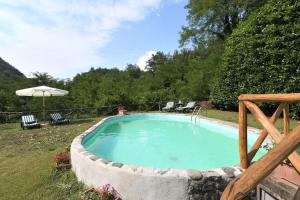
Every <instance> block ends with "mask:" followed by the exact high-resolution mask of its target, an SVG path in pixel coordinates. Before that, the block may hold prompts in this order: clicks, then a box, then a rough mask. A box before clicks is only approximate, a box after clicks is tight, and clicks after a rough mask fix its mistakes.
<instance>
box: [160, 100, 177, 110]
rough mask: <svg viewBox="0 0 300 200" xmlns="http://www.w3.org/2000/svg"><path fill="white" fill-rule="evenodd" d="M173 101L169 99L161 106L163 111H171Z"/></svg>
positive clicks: (173, 105)
mask: <svg viewBox="0 0 300 200" xmlns="http://www.w3.org/2000/svg"><path fill="white" fill-rule="evenodd" d="M174 107H175V103H174V102H173V101H169V102H168V103H167V104H166V106H165V107H163V108H162V110H163V111H172V110H174Z"/></svg>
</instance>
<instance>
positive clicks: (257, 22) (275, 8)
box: [211, 0, 300, 112]
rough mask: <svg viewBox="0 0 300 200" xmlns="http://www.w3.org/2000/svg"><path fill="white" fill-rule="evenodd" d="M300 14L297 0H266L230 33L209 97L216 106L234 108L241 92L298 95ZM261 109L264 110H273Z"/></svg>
mask: <svg viewBox="0 0 300 200" xmlns="http://www.w3.org/2000/svg"><path fill="white" fill-rule="evenodd" d="M299 13H300V2H299V1H297V0H286V1H281V0H269V1H268V2H267V3H266V4H265V5H264V6H263V7H262V8H261V9H260V10H259V11H258V12H256V13H254V14H252V15H251V16H250V17H249V18H248V19H247V21H245V22H244V23H242V24H241V25H240V26H239V27H238V28H237V29H236V30H235V31H234V32H233V34H232V35H231V36H230V37H229V38H228V39H227V41H226V45H225V46H226V47H225V52H224V54H223V60H222V73H221V77H220V79H219V83H218V84H217V85H216V87H215V88H214V91H213V93H212V96H211V97H212V100H213V102H214V104H215V105H216V107H218V108H224V109H229V110H231V109H236V108H237V98H238V96H239V95H240V94H242V93H291V92H299V90H300V14H299ZM262 106H263V108H264V109H265V110H272V109H273V107H274V105H271V106H266V105H265V104H262ZM297 111H298V112H299V109H297Z"/></svg>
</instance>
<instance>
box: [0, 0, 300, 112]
mask: <svg viewBox="0 0 300 200" xmlns="http://www.w3.org/2000/svg"><path fill="white" fill-rule="evenodd" d="M186 9H187V10H188V15H187V18H186V19H187V25H186V26H184V27H182V30H181V32H180V33H179V34H180V40H179V49H178V50H175V51H174V52H172V53H168V54H166V53H164V52H158V53H157V54H155V55H154V56H153V57H152V58H151V59H150V60H149V61H148V65H147V67H146V70H145V71H141V70H140V68H139V67H138V66H137V65H136V64H128V65H127V66H126V68H125V70H119V69H117V68H113V69H106V68H102V67H98V68H91V69H90V70H89V71H88V72H85V73H81V74H77V75H76V76H75V77H74V78H73V79H72V80H58V79H55V78H54V77H51V76H50V75H48V74H46V73H39V72H35V73H33V78H26V77H24V75H23V74H22V73H20V72H18V71H16V69H15V68H13V67H11V68H10V70H9V68H7V65H9V64H8V63H6V64H5V66H6V67H2V63H5V62H4V61H3V60H2V59H1V60H0V61H1V62H0V111H9V110H10V111H12V110H14V111H17V110H19V111H20V110H38V109H40V108H41V100H40V99H39V98H32V97H18V96H16V95H15V90H17V89H22V88H26V87H31V86H38V85H48V86H53V87H58V88H62V89H66V90H69V91H70V95H68V96H66V97H53V98H52V97H50V98H48V99H47V107H48V108H49V109H54V108H55V109H60V108H78V107H95V108H100V107H102V106H108V105H118V104H123V105H125V106H126V107H127V108H129V109H150V108H153V106H155V105H157V103H158V102H165V101H168V100H174V101H177V100H182V101H188V100H197V101H201V100H211V101H212V102H213V103H214V104H215V106H216V108H219V109H227V110H236V109H237V97H238V95H239V94H241V93H278V92H299V90H300V39H299V38H300V37H299V34H300V2H299V0H286V1H281V0H251V1H244V0H202V1H199V0H190V1H189V2H188V4H187V5H186ZM7 74H8V75H7ZM265 109H269V110H272V106H271V107H265ZM293 109H294V114H295V115H297V111H298V110H300V109H297V108H296V107H295V108H293Z"/></svg>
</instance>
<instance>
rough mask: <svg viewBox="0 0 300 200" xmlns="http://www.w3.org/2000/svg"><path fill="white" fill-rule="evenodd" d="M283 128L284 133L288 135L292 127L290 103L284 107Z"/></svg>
mask: <svg viewBox="0 0 300 200" xmlns="http://www.w3.org/2000/svg"><path fill="white" fill-rule="evenodd" d="M283 129H284V131H283V132H284V134H285V135H287V134H288V133H289V129H290V107H289V104H286V106H285V107H284V109H283Z"/></svg>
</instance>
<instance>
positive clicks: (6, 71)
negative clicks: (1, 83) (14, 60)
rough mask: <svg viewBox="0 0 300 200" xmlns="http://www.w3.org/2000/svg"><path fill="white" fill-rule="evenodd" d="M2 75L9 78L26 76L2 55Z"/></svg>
mask: <svg viewBox="0 0 300 200" xmlns="http://www.w3.org/2000/svg"><path fill="white" fill-rule="evenodd" d="M0 77H3V78H4V79H8V80H9V79H14V78H25V75H24V74H23V73H22V72H20V71H19V70H17V69H16V68H15V67H13V66H12V65H10V64H9V63H8V62H6V61H5V60H3V59H2V58H1V57H0Z"/></svg>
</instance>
